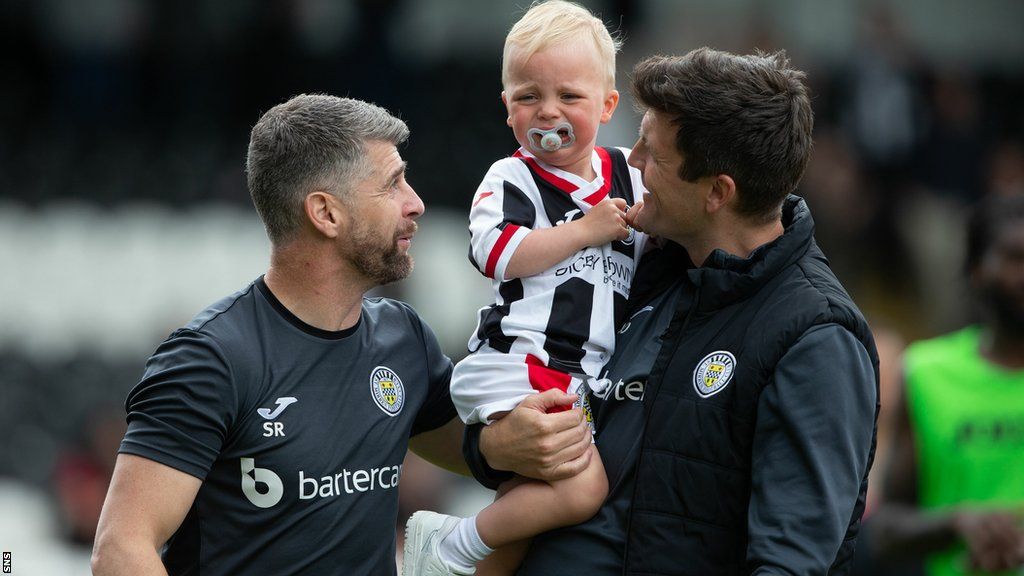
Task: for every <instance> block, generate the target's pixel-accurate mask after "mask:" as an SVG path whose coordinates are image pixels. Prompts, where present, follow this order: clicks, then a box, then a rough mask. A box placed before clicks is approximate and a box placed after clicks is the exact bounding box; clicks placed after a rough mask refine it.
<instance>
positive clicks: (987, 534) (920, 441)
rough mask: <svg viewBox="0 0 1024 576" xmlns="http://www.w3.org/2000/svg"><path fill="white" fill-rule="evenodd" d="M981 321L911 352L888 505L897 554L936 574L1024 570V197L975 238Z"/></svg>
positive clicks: (883, 516) (884, 548) (882, 522)
mask: <svg viewBox="0 0 1024 576" xmlns="http://www.w3.org/2000/svg"><path fill="white" fill-rule="evenodd" d="M967 272H968V273H969V278H970V282H971V287H972V288H973V289H974V290H975V292H976V294H977V295H978V297H979V298H978V300H979V302H980V304H981V311H982V313H983V316H982V322H981V324H979V325H975V326H970V327H968V328H964V329H962V330H958V331H956V332H953V333H951V334H947V335H944V336H940V337H938V338H934V339H931V340H925V341H922V342H917V343H915V344H913V345H911V346H910V347H909V348H908V349H907V352H906V356H905V359H904V378H905V380H906V386H905V388H904V393H905V398H902V399H901V402H900V406H899V410H898V418H899V421H898V423H897V433H896V437H895V440H894V446H893V448H892V451H891V454H892V462H891V463H890V465H889V467H888V468H887V473H886V483H885V494H884V497H885V501H886V504H885V505H883V507H881V508H880V509H879V510H878V513H877V514H876V515H875V516H874V518H873V524H874V535H875V537H874V538H873V539H872V540H873V542H874V543H875V546H876V547H877V549H878V551H879V554H880V555H882V556H886V557H890V558H893V557H898V556H908V555H909V556H920V555H927V562H926V571H927V573H928V574H929V575H931V576H947V575H956V574H967V573H974V571H983V572H986V573H991V572H996V571H1003V570H1008V571H1013V572H1012V573H1013V574H1017V573H1019V572H1018V570H1020V568H1021V567H1022V566H1024V527H1022V519H1024V456H1022V454H1024V197H1021V196H1016V197H1005V198H998V197H997V198H993V199H991V200H989V201H987V202H985V203H983V204H982V205H980V206H979V207H978V209H977V210H976V211H975V213H974V214H973V215H972V217H971V220H970V223H969V225H968V230H967Z"/></svg>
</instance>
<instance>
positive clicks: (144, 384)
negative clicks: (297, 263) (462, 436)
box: [120, 278, 455, 575]
mask: <svg viewBox="0 0 1024 576" xmlns="http://www.w3.org/2000/svg"><path fill="white" fill-rule="evenodd" d="M451 370H452V364H451V361H450V360H449V359H448V358H447V357H446V356H445V355H444V354H443V353H442V352H441V349H440V347H439V345H438V343H437V340H436V338H435V336H434V334H433V333H432V332H431V331H430V329H429V328H428V327H427V326H426V325H425V324H424V323H423V322H422V321H421V320H420V318H419V316H417V314H416V313H415V312H414V311H413V310H412V309H411V308H410V307H409V306H408V305H406V304H403V303H401V302H397V301H394V300H389V299H382V298H375V299H364V300H363V305H362V313H361V317H360V320H359V322H358V323H357V324H356V325H355V326H353V327H352V328H349V329H347V330H343V331H338V332H328V331H324V330H320V329H317V328H314V327H311V326H309V325H307V324H305V323H303V322H302V321H301V320H299V319H298V318H297V317H295V316H294V315H293V314H291V313H290V312H289V311H288V310H287V309H286V308H285V307H284V306H283V305H282V304H281V303H280V302H279V301H278V300H277V299H276V298H275V297H274V295H273V294H272V293H271V292H270V290H269V289H268V288H267V285H266V284H265V283H264V282H263V279H262V278H260V279H258V280H256V281H255V282H254V283H252V284H251V285H249V286H248V287H247V288H245V289H244V290H242V291H240V292H238V293H236V294H234V295H232V296H230V297H228V298H225V299H223V300H221V301H219V302H217V303H216V304H214V305H213V306H211V307H209V308H208V309H206V310H204V311H203V312H201V313H200V314H199V315H198V316H196V317H195V318H194V319H193V320H192V322H190V323H189V324H188V325H187V326H186V327H184V328H182V329H180V330H177V331H175V332H174V333H173V334H171V336H170V337H169V338H168V339H167V340H166V341H165V342H164V343H163V344H161V345H160V347H159V348H158V349H157V351H156V352H155V353H154V354H153V356H152V357H151V358H150V359H149V362H148V363H147V366H146V372H145V374H144V376H143V378H142V381H141V382H140V383H139V384H138V385H137V386H136V387H135V388H134V389H133V390H132V391H131V392H130V393H129V395H128V399H127V402H126V408H127V411H128V432H127V434H126V435H125V439H124V441H123V442H122V444H121V449H120V451H121V452H122V453H126V454H135V455H138V456H142V457H145V458H148V459H151V460H155V461H157V462H160V463H162V464H165V465H167V466H170V467H172V468H175V469H177V470H181V471H183V472H186V473H188V474H191V475H193V476H195V477H197V478H199V479H201V480H203V484H202V487H201V488H200V490H199V493H198V494H197V495H196V499H195V502H194V503H193V505H192V508H191V510H190V511H189V513H188V515H187V517H186V518H185V520H184V522H183V523H182V525H181V527H180V528H179V529H178V531H177V532H176V533H175V534H174V536H173V537H172V538H171V540H170V541H169V542H168V545H167V548H166V549H165V551H164V554H163V559H164V564H165V565H166V566H167V569H168V571H169V572H170V573H171V574H203V575H214V574H275V575H278V574H281V575H283V574H341V573H345V574H394V573H395V538H394V536H395V521H396V517H397V514H398V483H399V478H400V476H401V468H402V460H403V458H404V456H405V452H406V448H407V445H408V439H409V437H411V436H414V435H416V434H418V433H420V432H424V431H428V430H431V429H434V428H437V427H439V426H441V425H443V424H445V423H447V422H448V421H449V420H451V419H452V418H453V417H454V416H455V408H454V406H453V405H452V403H451V399H450V397H449V395H448V382H449V379H450V376H451Z"/></svg>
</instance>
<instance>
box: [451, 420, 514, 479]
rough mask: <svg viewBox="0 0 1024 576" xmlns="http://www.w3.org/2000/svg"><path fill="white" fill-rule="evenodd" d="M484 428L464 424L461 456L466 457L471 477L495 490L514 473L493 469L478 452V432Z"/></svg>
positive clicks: (482, 426) (480, 425)
mask: <svg viewBox="0 0 1024 576" xmlns="http://www.w3.org/2000/svg"><path fill="white" fill-rule="evenodd" d="M483 429H484V425H483V424H470V425H468V426H466V430H465V432H463V436H462V457H463V458H465V459H466V464H468V465H469V470H470V472H472V473H473V478H476V481H477V482H479V483H480V484H482V485H483V486H484V487H486V488H490V489H491V490H497V489H498V485H500V484H501V483H502V482H504V481H506V480H511V479H512V477H513V476H515V474H513V473H512V472H505V471H501V470H495V469H494V468H491V467H490V465H489V464H487V459H485V458H484V455H483V454H481V453H480V432H481V431H482V430H483Z"/></svg>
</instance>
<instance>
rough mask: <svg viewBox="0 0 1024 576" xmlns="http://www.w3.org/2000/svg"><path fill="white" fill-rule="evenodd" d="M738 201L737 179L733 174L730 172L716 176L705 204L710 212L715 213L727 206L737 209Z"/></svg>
mask: <svg viewBox="0 0 1024 576" xmlns="http://www.w3.org/2000/svg"><path fill="white" fill-rule="evenodd" d="M738 202H739V195H738V194H737V192H736V181H735V180H733V179H732V176H729V175H728V174H719V175H717V176H714V177H713V179H712V181H711V189H710V190H708V195H707V198H706V204H705V208H706V209H707V211H708V214H715V213H716V212H718V211H719V210H722V209H723V208H727V207H729V208H731V209H733V210H735V208H736V204H737V203H738Z"/></svg>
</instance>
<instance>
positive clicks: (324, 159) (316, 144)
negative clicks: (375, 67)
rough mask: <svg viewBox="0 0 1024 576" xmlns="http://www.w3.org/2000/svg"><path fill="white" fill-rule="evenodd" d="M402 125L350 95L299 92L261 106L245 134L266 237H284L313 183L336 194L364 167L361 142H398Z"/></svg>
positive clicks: (403, 134) (296, 223)
mask: <svg viewBox="0 0 1024 576" xmlns="http://www.w3.org/2000/svg"><path fill="white" fill-rule="evenodd" d="M408 137H409V128H408V126H406V125H405V122H402V121H401V120H399V119H398V118H396V117H394V116H392V115H391V114H390V113H389V112H388V111H387V110H385V109H383V108H381V107H379V106H375V105H373V104H370V103H368V102H363V101H361V100H355V99H352V98H338V97H337V96H328V95H326V94H300V95H298V96H295V97H294V98H292V99H290V100H288V101H287V102H284V103H283V104H278V105H277V106H274V107H273V108H271V109H270V110H268V111H267V112H266V113H265V114H263V116H262V117H260V119H259V121H258V122H256V125H255V126H253V127H252V133H251V134H250V137H249V153H248V156H247V158H246V162H245V165H246V176H247V180H248V184H249V194H250V195H251V196H252V201H253V204H255V205H256V211H257V212H258V213H259V215H260V218H261V219H262V220H263V225H264V226H265V227H266V229H267V236H269V237H270V241H271V243H273V244H275V245H277V244H282V243H286V242H288V241H289V240H291V239H292V238H293V237H294V235H295V234H296V232H298V230H299V228H300V225H301V223H302V218H303V201H304V200H305V197H306V195H307V194H308V193H310V192H312V191H314V190H323V191H326V192H330V193H331V194H334V195H335V196H337V197H339V198H342V199H344V196H345V194H347V193H348V192H349V190H348V188H349V185H350V183H352V182H354V181H355V180H357V179H358V178H361V177H362V176H363V175H364V174H366V173H367V172H368V170H369V168H370V167H369V166H367V165H366V164H367V163H366V160H365V150H364V146H363V145H364V143H365V142H367V141H373V140H379V141H384V142H389V143H391V144H394V145H396V146H397V145H399V144H401V143H403V142H405V140H406V139H407V138H408Z"/></svg>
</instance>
